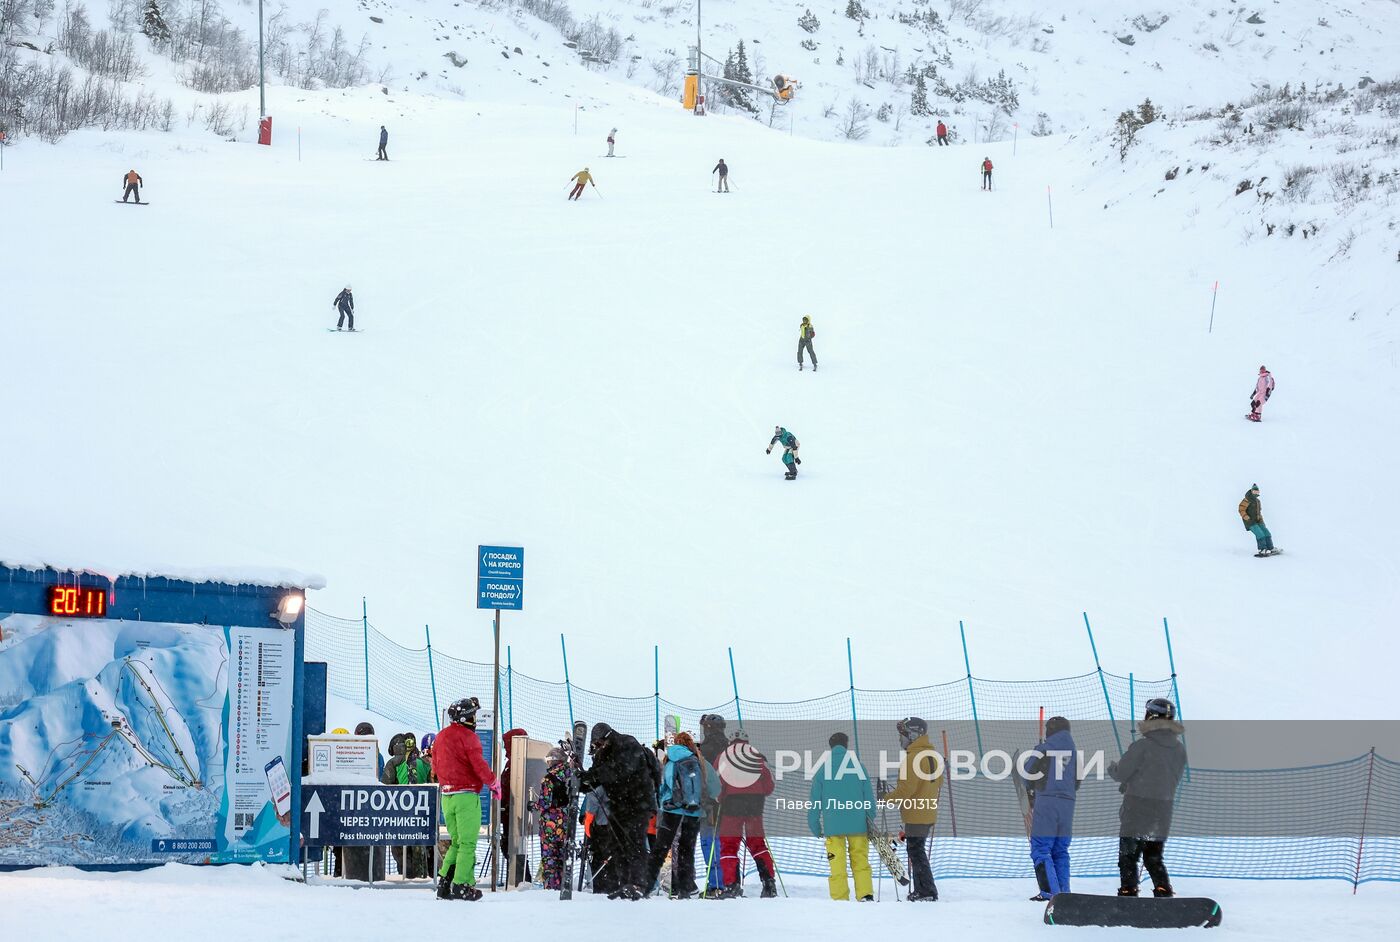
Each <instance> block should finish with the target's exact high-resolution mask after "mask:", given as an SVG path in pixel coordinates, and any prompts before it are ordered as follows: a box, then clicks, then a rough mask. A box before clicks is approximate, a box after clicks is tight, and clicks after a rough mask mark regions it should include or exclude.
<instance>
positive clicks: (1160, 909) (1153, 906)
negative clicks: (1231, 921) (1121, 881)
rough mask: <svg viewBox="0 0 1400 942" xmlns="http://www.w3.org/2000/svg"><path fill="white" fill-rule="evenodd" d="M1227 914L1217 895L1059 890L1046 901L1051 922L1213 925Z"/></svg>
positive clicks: (1140, 926)
mask: <svg viewBox="0 0 1400 942" xmlns="http://www.w3.org/2000/svg"><path fill="white" fill-rule="evenodd" d="M1222 916H1223V914H1222V913H1221V911H1220V904H1219V903H1217V902H1216V901H1215V900H1213V899H1204V898H1192V897H1172V898H1168V899H1148V898H1142V899H1139V898H1138V897H1136V896H1090V895H1089V894H1087V893H1057V894H1055V898H1054V899H1052V900H1051V901H1050V902H1048V903H1046V904H1045V924H1046V925H1048V926H1130V927H1133V928H1137V929H1189V928H1192V927H1196V926H1199V927H1201V928H1210V927H1212V926H1218V925H1220V920H1221V917H1222Z"/></svg>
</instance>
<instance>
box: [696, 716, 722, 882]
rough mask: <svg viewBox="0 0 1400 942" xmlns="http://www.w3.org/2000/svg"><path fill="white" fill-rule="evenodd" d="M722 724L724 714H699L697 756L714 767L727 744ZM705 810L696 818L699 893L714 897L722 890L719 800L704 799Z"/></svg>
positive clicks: (717, 765) (716, 766) (717, 764)
mask: <svg viewBox="0 0 1400 942" xmlns="http://www.w3.org/2000/svg"><path fill="white" fill-rule="evenodd" d="M726 725H727V724H726V722H725V719H724V717H722V716H720V715H719V714H718V713H706V714H705V715H704V716H702V717H700V755H702V756H703V757H704V758H705V761H706V762H708V763H710V765H712V766H714V767H715V768H716V769H718V768H719V761H720V756H722V755H724V750H725V749H726V748H727V747H728V745H729V737H728V736H726V735H725V726H726ZM705 811H706V814H705V816H704V817H703V818H701V819H700V856H701V857H703V858H704V860H705V872H706V873H707V874H708V877H707V879H706V881H705V889H704V890H703V891H702V895H704V896H706V897H712V896H713V897H718V896H720V895H721V891H722V890H723V889H724V876H723V871H722V870H721V869H720V864H719V854H720V849H719V838H718V837H717V836H716V834H715V829H716V827H717V825H718V823H719V822H718V819H719V802H717V801H709V800H707V801H706V802H705Z"/></svg>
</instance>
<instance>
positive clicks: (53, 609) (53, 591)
mask: <svg viewBox="0 0 1400 942" xmlns="http://www.w3.org/2000/svg"><path fill="white" fill-rule="evenodd" d="M49 614H50V615H64V616H67V617H70V618H101V617H103V616H104V615H106V614H107V590H106V589H89V588H83V587H81V586H66V585H53V586H49Z"/></svg>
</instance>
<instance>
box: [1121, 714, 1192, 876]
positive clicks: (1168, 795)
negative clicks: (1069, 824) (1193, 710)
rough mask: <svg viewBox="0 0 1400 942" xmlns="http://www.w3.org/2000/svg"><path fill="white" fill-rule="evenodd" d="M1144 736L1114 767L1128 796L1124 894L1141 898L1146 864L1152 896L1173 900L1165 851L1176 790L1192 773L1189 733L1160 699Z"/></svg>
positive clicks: (1124, 815)
mask: <svg viewBox="0 0 1400 942" xmlns="http://www.w3.org/2000/svg"><path fill="white" fill-rule="evenodd" d="M1138 731H1139V732H1141V733H1142V738H1141V739H1139V740H1137V741H1136V742H1134V743H1133V744H1132V745H1131V746H1129V747H1128V751H1127V752H1125V753H1123V758H1121V759H1119V760H1118V761H1117V762H1110V763H1109V764H1108V774H1109V777H1110V778H1112V779H1113V780H1114V781H1116V782H1118V783H1119V785H1118V790H1119V791H1120V792H1122V793H1123V806H1122V808H1121V809H1120V810H1119V812H1118V820H1119V828H1118V834H1119V838H1118V876H1119V885H1118V895H1119V896H1137V895H1138V861H1139V859H1140V860H1141V861H1142V865H1143V866H1144V867H1145V868H1146V869H1147V874H1148V876H1150V877H1151V878H1152V895H1153V896H1156V897H1170V896H1172V895H1173V893H1172V884H1171V879H1170V877H1169V876H1168V875H1167V865H1166V864H1165V863H1164V862H1163V860H1162V848H1163V846H1164V845H1165V844H1166V842H1167V834H1168V832H1170V831H1171V826H1172V802H1173V799H1174V796H1175V795H1176V786H1177V783H1179V782H1180V781H1181V773H1182V772H1183V771H1185V769H1186V746H1185V745H1183V744H1182V742H1181V734H1182V732H1183V731H1184V730H1183V729H1182V726H1181V724H1180V723H1178V722H1177V721H1176V707H1175V705H1173V704H1172V702H1171V701H1170V700H1167V699H1165V698H1163V697H1154V698H1153V699H1151V700H1148V701H1147V709H1146V712H1145V714H1144V716H1143V718H1142V722H1141V723H1139V724H1138Z"/></svg>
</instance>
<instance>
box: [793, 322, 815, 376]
mask: <svg viewBox="0 0 1400 942" xmlns="http://www.w3.org/2000/svg"><path fill="white" fill-rule="evenodd" d="M816 335H817V329H816V328H815V327H813V326H812V318H810V317H807V316H803V318H802V323H801V324H799V325H798V326H797V368H798V370H801V369H802V351H803V350H806V351H807V355H808V356H810V357H811V358H812V372H813V373H815V372H816V371H817V351H815V350H813V349H812V338H813V337H815V336H816Z"/></svg>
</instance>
